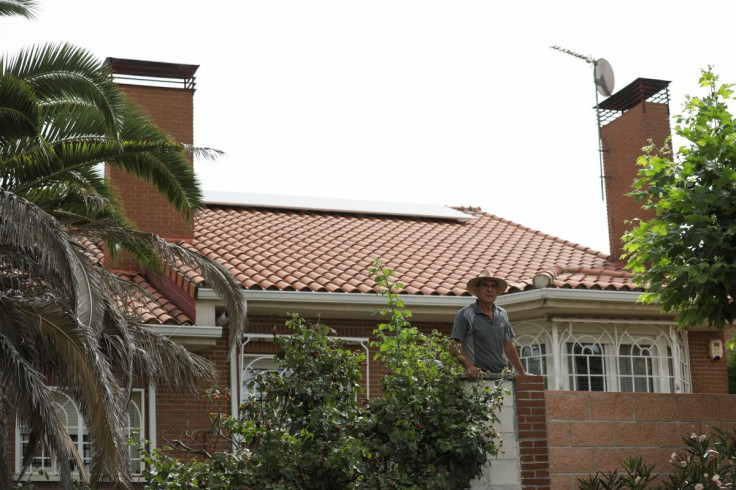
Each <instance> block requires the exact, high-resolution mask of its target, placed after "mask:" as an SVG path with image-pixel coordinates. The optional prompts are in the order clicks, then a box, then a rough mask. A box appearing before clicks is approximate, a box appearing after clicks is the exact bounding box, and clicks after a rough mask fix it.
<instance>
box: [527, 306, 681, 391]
mask: <svg viewBox="0 0 736 490" xmlns="http://www.w3.org/2000/svg"><path fill="white" fill-rule="evenodd" d="M514 331H515V333H516V341H515V342H516V346H517V351H518V352H519V357H520V359H521V362H522V364H523V365H524V367H525V369H526V370H527V371H528V372H530V373H533V374H540V375H542V376H544V380H545V387H546V388H548V389H554V390H580V391H635V392H649V393H688V392H689V391H690V369H689V358H688V352H687V332H681V331H678V330H677V328H676V327H675V326H674V325H671V324H669V323H665V322H659V323H656V322H652V324H647V323H646V321H645V320H642V321H641V322H632V321H625V320H619V321H618V322H617V321H616V320H613V319H612V320H610V321H602V320H592V319H580V318H578V319H556V320H555V319H553V320H552V321H549V322H543V321H540V322H529V321H525V322H519V323H517V324H515V325H514Z"/></svg>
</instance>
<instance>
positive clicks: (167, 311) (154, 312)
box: [118, 273, 193, 325]
mask: <svg viewBox="0 0 736 490" xmlns="http://www.w3.org/2000/svg"><path fill="white" fill-rule="evenodd" d="M118 276H120V277H121V278H123V279H125V280H127V281H130V282H132V283H134V284H137V285H138V286H139V287H140V288H141V290H143V291H145V293H146V294H137V295H135V297H133V298H131V299H130V301H129V302H128V308H130V310H132V311H134V312H135V313H136V314H137V315H138V316H139V317H140V318H141V321H142V322H143V323H147V324H159V325H191V324H193V322H192V319H191V318H189V317H188V316H187V315H186V314H185V313H184V312H182V311H181V310H180V309H179V308H177V307H176V305H174V303H172V302H171V301H169V300H168V299H167V298H166V297H165V296H164V295H162V294H161V293H160V292H159V291H158V289H156V288H155V287H154V286H153V285H151V284H150V283H149V282H148V281H147V280H146V279H145V278H144V277H143V276H141V275H140V274H133V273H130V274H128V273H119V274H118Z"/></svg>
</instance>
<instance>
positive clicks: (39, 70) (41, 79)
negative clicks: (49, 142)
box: [0, 43, 126, 139]
mask: <svg viewBox="0 0 736 490" xmlns="http://www.w3.org/2000/svg"><path fill="white" fill-rule="evenodd" d="M0 66H2V68H3V72H2V73H0V75H10V76H13V77H16V78H18V79H20V80H23V81H24V82H25V83H27V84H28V85H29V86H30V87H32V89H33V91H34V94H35V95H36V98H37V99H38V100H39V103H41V104H43V103H44V101H46V102H49V103H50V102H56V101H59V100H65V101H68V102H69V103H74V102H76V103H78V104H80V105H89V106H93V107H95V108H97V110H98V111H99V112H100V114H101V115H102V117H103V119H104V121H105V126H106V129H107V131H106V134H107V135H108V136H110V137H112V138H113V139H117V137H118V135H119V134H120V129H121V125H122V117H121V116H122V114H123V113H124V111H123V108H124V106H125V104H126V100H125V97H124V95H123V94H122V92H121V91H120V89H119V88H118V87H117V86H116V85H115V83H114V82H113V81H112V79H111V78H110V76H109V71H108V69H107V68H106V66H105V65H104V63H103V62H101V61H99V60H98V59H97V58H96V57H95V56H94V55H93V54H92V53H91V52H89V51H87V50H85V49H83V48H79V47H77V46H74V45H71V44H64V43H62V44H47V45H41V46H33V47H30V48H26V49H23V50H21V51H20V52H19V53H18V54H16V55H15V56H13V57H11V58H10V59H8V60H7V61H6V62H5V63H4V64H3V65H0Z"/></svg>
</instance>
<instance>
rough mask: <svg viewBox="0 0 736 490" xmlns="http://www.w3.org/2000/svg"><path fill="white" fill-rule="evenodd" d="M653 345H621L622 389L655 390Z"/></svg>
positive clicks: (619, 361)
mask: <svg viewBox="0 0 736 490" xmlns="http://www.w3.org/2000/svg"><path fill="white" fill-rule="evenodd" d="M652 354H653V352H652V346H649V345H643V346H639V345H621V346H620V347H619V359H618V367H619V383H620V385H621V391H635V392H640V393H653V392H654V369H653V360H652Z"/></svg>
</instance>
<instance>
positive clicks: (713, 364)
mask: <svg viewBox="0 0 736 490" xmlns="http://www.w3.org/2000/svg"><path fill="white" fill-rule="evenodd" d="M713 339H717V340H721V341H722V342H723V345H724V346H725V342H724V340H725V337H724V334H721V333H718V332H717V331H715V330H708V331H696V332H688V350H689V352H690V378H691V380H692V390H691V391H692V392H693V393H720V394H726V393H728V371H727V366H726V359H725V357H724V358H723V359H721V360H719V361H714V360H712V359H711V358H710V356H709V350H708V347H709V343H710V341H711V340H713ZM724 351H725V347H724Z"/></svg>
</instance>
